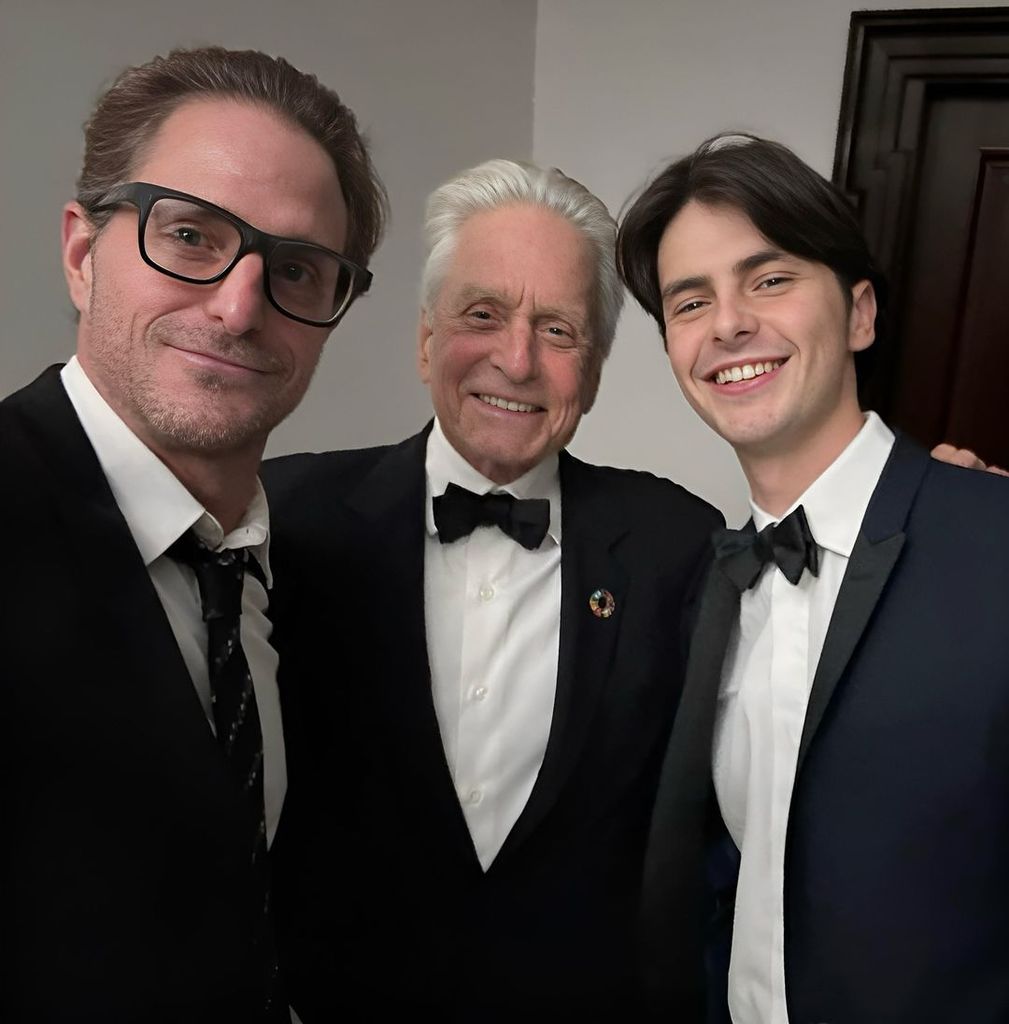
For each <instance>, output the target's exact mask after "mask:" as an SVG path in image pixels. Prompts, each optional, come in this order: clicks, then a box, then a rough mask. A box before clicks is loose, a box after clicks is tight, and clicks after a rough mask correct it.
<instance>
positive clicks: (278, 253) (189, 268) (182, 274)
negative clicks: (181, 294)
mask: <svg viewBox="0 0 1009 1024" xmlns="http://www.w3.org/2000/svg"><path fill="white" fill-rule="evenodd" d="M120 203H132V204H133V205H134V206H135V207H136V208H137V209H138V210H139V211H140V220H139V223H138V228H137V241H138V243H139V245H140V255H141V257H142V258H143V260H144V262H145V263H147V264H149V265H150V266H152V267H153V268H154V269H155V270H160V271H161V273H162V274H167V275H168V276H169V277H174V278H177V279H178V280H179V281H188V282H189V283H190V284H214V282H216V281H220V280H221V278H223V277H224V276H225V275H226V274H227V273H228V272H229V271H230V270H231V268H232V267H234V265H235V264H236V263H237V262H238V261H239V260H240V259H241V258H242V257H243V256H245V255H246V254H247V253H250V252H255V253H259V255H261V256H262V257H263V289H264V290H265V292H266V297H267V298H268V299H269V300H270V302H271V303H272V304H273V306H274V307H275V308H276V309H278V310H280V312H281V313H283V314H284V316H288V317H290V318H291V319H292V320H297V321H298V322H299V323H303V324H310V325H312V326H313V327H333V326H334V325H336V324H337V323H338V322H339V320H340V318H341V317H342V316H343V314H344V313H346V312H347V310H348V309H349V308H350V304H351V303H352V302H353V301H354V299H356V298H357V297H358V295H363V294H364V293H365V292H366V291H367V290H368V287H369V286H370V285H371V277H372V275H371V271H369V270H365V268H364V267H359V266H358V265H357V264H356V263H354V262H353V261H352V260H348V259H347V257H346V256H341V255H340V254H339V253H338V252H334V251H333V250H332V249H326V248H324V247H323V246H321V245H314V244H313V243H312V242H299V241H298V240H297V239H295V238H280V237H279V236H277V235H269V234H267V233H266V232H265V231H260V230H259V229H258V228H254V227H253V226H252V225H251V224H247V223H246V222H245V221H244V220H242V219H241V218H239V217H236V216H235V215H234V214H233V213H229V212H228V211H227V210H222V209H221V207H219V206H215V205H214V204H213V203H208V202H207V201H206V200H205V199H200V198H198V197H197V196H191V195H189V194H188V193H186V192H176V191H175V189H171V188H163V187H162V186H161V185H149V184H147V183H146V182H143V181H132V182H129V183H128V184H125V185H119V186H117V187H116V188H114V189H112V190H111V191H110V192H109V193H108V194H107V195H106V196H105V198H104V199H103V200H102V202H101V203H100V204H99V206H98V207H97V209H99V210H103V209H108V208H109V207H113V206H118V205H119V204H120Z"/></svg>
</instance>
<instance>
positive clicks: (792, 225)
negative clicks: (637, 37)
mask: <svg viewBox="0 0 1009 1024" xmlns="http://www.w3.org/2000/svg"><path fill="white" fill-rule="evenodd" d="M618 258H619V262H620V266H621V269H622V272H623V276H624V279H625V281H626V282H627V283H628V285H629V287H630V289H631V291H632V292H633V293H634V295H635V297H636V298H637V299H638V300H639V301H640V302H641V304H642V305H643V306H644V307H645V308H646V309H647V310H648V312H650V313H651V314H652V316H653V317H655V319H656V321H657V322H658V324H659V327H660V330H661V332H662V334H663V337H664V340H665V345H666V350H667V353H668V356H669V360H670V363H671V364H672V367H673V371H674V373H675V374H676V377H677V380H678V382H679V384H680V387H681V388H682V390H683V393H684V395H685V396H686V398H687V400H688V401H689V402H690V403H691V405H692V406H693V407H694V409H695V410H696V411H697V412H698V414H699V415H700V416H701V417H702V418H703V419H704V420H705V422H707V423H708V424H709V425H710V426H711V427H712V428H713V429H714V430H715V431H716V432H717V433H719V434H720V435H721V436H722V437H724V438H725V439H726V440H727V441H728V442H729V443H730V444H731V445H732V446H733V448H734V449H735V451H736V453H737V455H738V457H739V460H740V463H741V465H742V468H743V471H744V473H745V475H746V477H747V480H748V482H749V485H750V490H751V505H752V510H753V519H752V520H751V522H750V523H748V524H747V526H746V527H745V528H744V529H743V530H742V531H727V532H726V534H725V535H724V536H723V537H722V538H721V539H720V541H719V543H718V545H717V550H716V559H715V564H714V565H713V567H712V569H711V571H710V573H709V576H708V579H707V581H706V583H705V586H704V589H703V593H702V594H701V596H700V603H699V612H698V619H697V624H696V630H695V632H694V636H693V641H692V646H691V661H690V666H689V668H688V675H687V682H686V684H685V689H684V695H683V699H682V702H681V705H680V709H679V712H678V717H677V720H676V724H675V726H674V731H673V735H672V738H671V741H670V746H669V750H668V753H667V757H666V763H665V766H664V768H663V775H662V780H661V783H660V788H659V795H658V799H657V805H656V811H655V816H654V819H653V825H652V834H651V838H650V844H649V854H648V860H647V866H646V878H645V893H644V919H645V949H644V952H645V963H646V970H647V972H648V975H649V980H650V983H651V986H652V990H653V992H654V994H655V997H656V1000H657V1001H658V1002H659V1003H660V1004H665V1005H667V1006H669V1007H670V1008H676V1009H677V1010H678V1011H679V1012H680V1013H681V1015H682V1016H681V1017H680V1018H677V1019H695V1020H701V1019H704V1017H703V1010H702V1007H703V1005H704V1001H705V1000H704V994H703V992H702V988H703V984H702V980H701V979H702V977H703V969H702V961H703V958H704V955H705V949H704V945H705V938H707V939H708V940H712V941H710V942H709V946H708V950H707V954H708V958H709V966H710V965H711V964H713V963H716V962H717V960H718V955H717V954H718V942H717V939H718V937H719V928H720V926H724V927H725V928H729V927H731V959H730V962H729V966H728V979H727V986H728V987H727V999H726V993H725V990H724V988H723V990H722V994H721V996H720V998H719V997H715V998H714V1000H713V1001H712V1000H711V999H709V1011H710V1012H712V1013H713V1014H715V1015H716V1017H717V1015H718V1013H719V1010H720V1009H721V1010H722V1012H724V1009H725V1006H726V1002H727V1008H728V1011H729V1013H730V1014H731V1018H732V1020H733V1021H734V1022H735V1024H786V1022H788V1021H791V1022H792V1024H805V1022H807V1021H830V1022H831V1024H864V1022H868V1021H872V1022H873V1024H897V1022H906V1021H911V1020H913V1021H915V1022H928V1021H934V1022H937V1024H938V1022H940V1021H941V1022H949V1021H954V1020H963V1021H970V1022H971V1024H996V1022H1001V1021H1004V1020H1006V1019H1007V1016H1009V974H1007V972H1006V969H1005V965H1006V962H1007V960H1009V874H1007V872H1006V870H1005V865H1006V863H1007V861H1009V828H1007V824H1009V814H1007V807H1009V747H1007V746H1006V744H1004V743H1003V742H1002V741H1001V739H1000V737H1001V735H1002V733H1003V732H1004V727H1005V724H1006V722H1007V721H1009V658H1007V656H1006V654H1005V645H1004V635H1005V623H1006V621H1007V616H1009V554H1007V553H1006V551H1005V546H1004V544H1003V543H1002V538H1003V537H1004V532H1005V523H1006V521H1007V515H1009V484H1007V482H1006V481H1005V480H1004V479H1001V478H999V477H997V476H992V475H989V474H982V473H965V472H963V471H961V470H960V469H958V468H954V467H950V466H947V465H944V464H941V463H938V462H936V461H934V460H932V459H930V458H929V457H928V455H927V453H926V452H924V451H922V450H920V449H919V448H918V447H917V446H916V445H914V444H913V443H911V442H910V441H909V440H907V439H906V438H903V437H900V436H899V435H898V436H896V437H895V435H894V433H893V432H892V431H890V430H889V429H888V428H887V427H886V426H885V424H883V423H882V421H881V420H880V419H879V418H878V417H877V416H876V415H875V414H873V413H871V412H869V413H863V412H862V410H861V409H860V408H859V403H858V398H857V391H856V374H855V365H854V363H855V355H856V353H859V352H863V351H865V350H867V349H868V347H869V346H870V345H872V343H873V341H874V337H875V324H876V321H877V315H878V307H879V305H880V301H879V300H880V297H881V287H880V285H881V282H880V278H879V275H878V274H877V272H876V271H875V268H874V266H873V264H872V261H871V259H870V258H869V253H868V249H867V247H866V245H865V243H864V240H863V239H862V237H861V233H860V232H859V230H858V226H857V223H856V221H855V219H854V216H853V215H852V213H851V212H850V210H849V209H848V208H847V205H846V204H845V202H844V200H843V197H842V196H841V195H840V194H839V193H838V192H837V190H836V189H834V187H833V186H832V185H830V184H829V183H828V182H826V181H824V180H823V179H822V178H820V177H819V176H818V175H816V174H815V172H813V171H812V170H811V169H810V168H809V167H807V166H806V165H805V164H803V163H802V162H801V161H800V160H799V159H798V158H797V157H795V156H794V154H792V153H790V152H789V151H788V150H787V149H785V148H784V147H782V146H779V145H777V144H775V143H770V142H767V141H764V140H761V139H757V138H753V137H749V136H728V137H725V136H723V137H719V138H716V139H713V140H710V141H709V142H707V143H705V144H704V145H702V146H701V147H700V148H699V149H698V150H697V151H696V152H695V153H694V154H693V155H691V156H690V157H687V158H686V159H684V160H681V161H678V162H677V163H675V164H673V165H671V166H670V167H669V168H667V169H666V170H665V171H663V172H662V173H661V174H660V175H659V176H658V177H657V178H656V179H655V181H654V182H653V183H652V184H651V185H649V186H648V187H647V188H646V189H645V190H644V191H643V192H642V194H641V195H640V196H639V197H638V199H637V200H636V202H635V203H634V204H633V205H632V207H631V208H630V210H629V212H628V214H627V216H626V218H625V220H624V223H623V225H622V227H621V232H620V238H619V243H618ZM954 639H955V642H953V640H954ZM706 883H710V884H713V886H714V888H715V890H716V891H715V893H714V896H715V916H714V917H713V918H712V917H711V916H710V913H711V910H712V907H711V905H710V904H709V903H707V902H706V901H705V899H704V898H703V897H702V895H701V894H702V893H703V892H704V891H705V885H706ZM712 921H714V924H712ZM712 928H713V929H714V932H712V931H711V930H710V929H712ZM706 929H708V931H707V932H706Z"/></svg>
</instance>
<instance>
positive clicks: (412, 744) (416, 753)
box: [347, 423, 480, 870]
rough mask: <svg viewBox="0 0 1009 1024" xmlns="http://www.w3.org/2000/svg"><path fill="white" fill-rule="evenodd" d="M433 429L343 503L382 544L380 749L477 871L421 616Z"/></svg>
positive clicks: (398, 449) (385, 461)
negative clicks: (399, 765)
mask: <svg viewBox="0 0 1009 1024" xmlns="http://www.w3.org/2000/svg"><path fill="white" fill-rule="evenodd" d="M431 426H432V424H431V423H429V424H428V425H427V426H426V427H425V428H424V430H422V431H421V432H420V433H419V434H415V435H414V436H413V437H411V438H409V439H408V440H406V441H404V442H403V443H402V444H399V445H396V446H395V447H393V448H392V449H390V450H389V452H388V453H387V454H386V455H385V456H384V457H383V458H382V459H381V460H380V461H379V462H378V463H377V464H376V466H375V467H374V468H373V469H372V471H371V472H370V473H369V474H368V475H367V476H366V477H365V479H364V480H362V481H361V483H360V484H359V485H358V487H357V488H356V489H355V490H354V491H353V492H352V493H351V495H350V496H349V497H348V498H347V505H348V506H349V507H350V508H351V510H352V511H354V512H355V514H356V515H357V516H358V517H359V519H360V522H361V526H362V530H363V535H364V536H365V537H369V538H380V540H381V544H374V543H371V544H369V545H368V552H369V557H370V558H372V557H373V558H374V562H373V563H372V568H371V569H370V570H369V571H370V572H371V573H372V577H373V581H374V586H375V588H377V589H376V592H375V593H374V594H373V595H372V596H371V597H369V599H370V600H373V601H374V602H375V607H381V608H382V613H381V622H382V634H381V635H378V634H376V636H375V641H376V651H375V657H376V660H377V662H378V668H377V670H376V672H375V678H376V679H379V680H383V683H382V684H381V686H380V690H381V693H380V694H378V696H377V699H379V700H381V701H383V702H384V704H385V706H384V709H383V713H382V718H381V721H382V723H383V728H386V729H388V730H389V732H390V735H387V736H383V737H382V743H383V745H384V746H385V747H386V749H388V750H389V751H390V756H395V757H398V758H400V759H402V760H403V762H404V772H403V775H402V777H403V779H405V780H408V781H407V782H406V783H404V784H405V785H408V786H409V787H410V789H411V790H412V795H413V800H414V802H415V805H416V806H417V807H418V808H423V807H425V806H426V807H427V810H426V812H424V813H426V814H427V815H428V816H429V817H430V818H431V820H432V822H438V821H440V822H442V826H441V827H442V828H444V829H447V831H448V834H449V836H450V842H449V848H450V849H452V850H455V851H464V856H465V859H466V862H467V865H466V866H467V867H473V866H475V867H476V869H477V870H480V864H479V860H478V859H477V856H476V850H475V849H474V847H473V842H472V839H471V838H470V834H469V828H468V827H467V825H466V818H465V815H464V814H463V811H462V808H461V807H460V805H459V798H458V796H457V794H456V791H455V786H454V785H453V784H452V776H451V773H450V771H449V767H448V762H447V761H446V759H445V748H444V745H443V744H442V739H441V730H440V728H439V726H438V717H437V714H436V712H435V707H434V697H433V695H432V693H431V668H430V662H429V659H428V651H427V629H426V624H425V618H424V545H425V534H426V531H425V527H424V499H425V495H426V476H425V469H424V464H425V457H426V453H427V438H428V434H429V433H430V431H431ZM387 583H388V584H391V585H392V587H393V590H394V592H393V593H392V594H391V595H389V594H388V593H386V592H385V591H384V590H383V589H382V588H383V587H384V586H385V585H386V584H387ZM419 816H423V814H421V815H419ZM435 831H436V828H435V829H432V832H435Z"/></svg>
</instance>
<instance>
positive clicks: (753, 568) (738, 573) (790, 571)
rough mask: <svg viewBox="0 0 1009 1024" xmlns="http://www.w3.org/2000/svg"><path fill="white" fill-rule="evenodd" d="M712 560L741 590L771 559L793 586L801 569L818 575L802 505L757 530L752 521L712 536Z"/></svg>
mask: <svg viewBox="0 0 1009 1024" xmlns="http://www.w3.org/2000/svg"><path fill="white" fill-rule="evenodd" d="M715 559H716V560H717V562H718V564H719V566H720V567H721V569H722V572H724V573H725V575H726V576H728V577H729V579H730V580H732V582H733V583H735V584H736V586H737V587H739V589H740V590H749V589H750V587H752V586H753V585H754V584H755V583H756V582H757V580H758V579H760V574H761V573H762V572H763V571H764V566H765V565H767V563H768V562H774V563H775V565H777V567H778V568H779V569H780V570H781V571H782V573H783V574H784V576H785V579H786V580H788V582H789V583H791V584H792V585H793V586H794V585H795V584H796V583H798V582H799V580H800V578H801V577H802V570H803V569H808V570H809V571H810V572H811V573H812V574H813V575H814V576H818V575H819V574H820V552H819V549H818V548H817V546H816V541H815V540H814V539H813V534H812V532H811V531H810V529H809V523H808V522H807V521H806V513H805V512H804V511H803V508H802V506H801V505H800V506H799V507H798V508H797V509H795V511H794V512H790V513H789V514H788V515H787V516H785V518H784V519H782V520H781V522H780V523H771V524H770V525H768V526H765V527H764V528H763V529H762V530H761V531H760V533H757V532H756V531H755V530H754V527H753V523H752V522H750V523H747V524H746V526H744V527H743V529H741V530H721V531H719V533H717V534H716V535H715Z"/></svg>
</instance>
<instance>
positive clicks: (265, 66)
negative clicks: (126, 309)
mask: <svg viewBox="0 0 1009 1024" xmlns="http://www.w3.org/2000/svg"><path fill="white" fill-rule="evenodd" d="M195 99H234V100H239V101H242V102H247V103H252V104H257V105H259V106H262V107H264V108H265V109H267V110H270V111H272V112H274V113H276V114H277V115H278V116H279V117H281V118H283V119H284V120H286V121H288V122H289V123H291V124H294V125H297V126H299V127H301V128H302V129H304V131H306V132H307V133H308V134H309V135H310V136H311V137H312V138H313V139H315V140H316V142H318V143H319V145H320V146H322V148H323V149H324V150H325V151H326V152H327V153H328V154H329V156H330V158H331V159H332V161H333V164H334V165H335V167H336V171H337V175H338V177H339V180H340V187H341V191H342V193H343V199H344V202H345V203H346V205H347V215H348V217H347V220H348V229H347V243H346V251H345V253H344V255H346V256H347V257H348V258H350V259H352V260H354V261H355V262H357V263H362V264H367V263H368V261H369V260H370V259H371V256H372V253H374V251H375V249H376V248H377V246H378V243H379V241H380V239H381V237H382V232H383V229H384V226H385V221H386V217H387V211H388V199H387V196H386V192H385V188H384V186H383V185H382V182H381V180H380V179H379V177H378V175H377V173H376V172H375V168H374V167H373V166H372V162H371V157H370V156H369V155H368V149H367V145H366V142H365V140H364V138H363V137H362V135H361V133H360V132H359V131H358V127H357V119H356V118H355V117H354V113H353V111H351V110H350V109H349V108H348V107H346V106H344V104H343V103H341V102H340V97H339V96H337V94H336V93H335V92H333V90H332V89H329V88H327V87H326V86H324V85H322V84H321V83H320V82H319V80H318V79H317V78H316V77H315V75H309V74H306V73H304V72H302V71H298V69H297V68H295V67H293V66H292V65H290V64H289V63H288V62H287V61H285V60H283V59H282V58H280V57H271V56H269V55H268V54H265V53H261V52H259V51H258V50H225V49H223V48H221V47H218V46H210V47H204V48H201V49H193V50H172V51H171V53H169V54H168V55H167V56H165V57H155V58H154V59H153V60H151V61H149V62H148V63H146V64H142V65H139V66H137V67H131V68H127V69H126V70H125V71H123V72H122V73H121V74H120V75H119V76H118V77H117V78H116V80H115V81H114V82H113V83H112V85H111V86H110V87H109V89H108V90H107V91H106V92H105V93H104V95H102V97H101V98H100V99H99V101H98V104H97V106H96V107H95V110H94V112H93V113H92V115H91V117H90V118H89V120H88V121H87V123H86V124H85V125H84V164H83V167H82V169H81V174H80V177H79V178H78V179H77V201H78V202H79V203H80V204H81V206H82V207H83V208H84V209H85V210H86V211H87V213H88V216H89V217H90V218H91V221H92V223H93V224H94V226H95V228H96V230H100V229H101V228H102V227H103V226H104V225H105V223H106V221H107V220H108V218H109V217H110V216H111V211H108V210H99V209H97V207H98V206H99V205H100V204H101V203H102V201H103V199H104V198H105V196H106V195H107V194H108V192H109V190H110V189H112V188H113V187H114V186H116V185H121V184H123V183H124V182H127V181H129V180H131V178H132V173H133V169H134V168H136V167H137V166H138V165H139V164H140V163H141V162H142V160H143V156H144V153H145V150H146V148H147V147H148V146H149V145H150V144H151V142H152V140H153V139H154V136H155V135H156V133H157V131H158V129H159V128H160V127H161V125H162V124H163V123H164V121H165V120H166V119H167V118H168V117H169V115H170V114H172V113H173V111H175V110H176V109H177V108H178V107H180V106H181V105H182V104H183V103H185V102H187V101H189V100H195Z"/></svg>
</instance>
